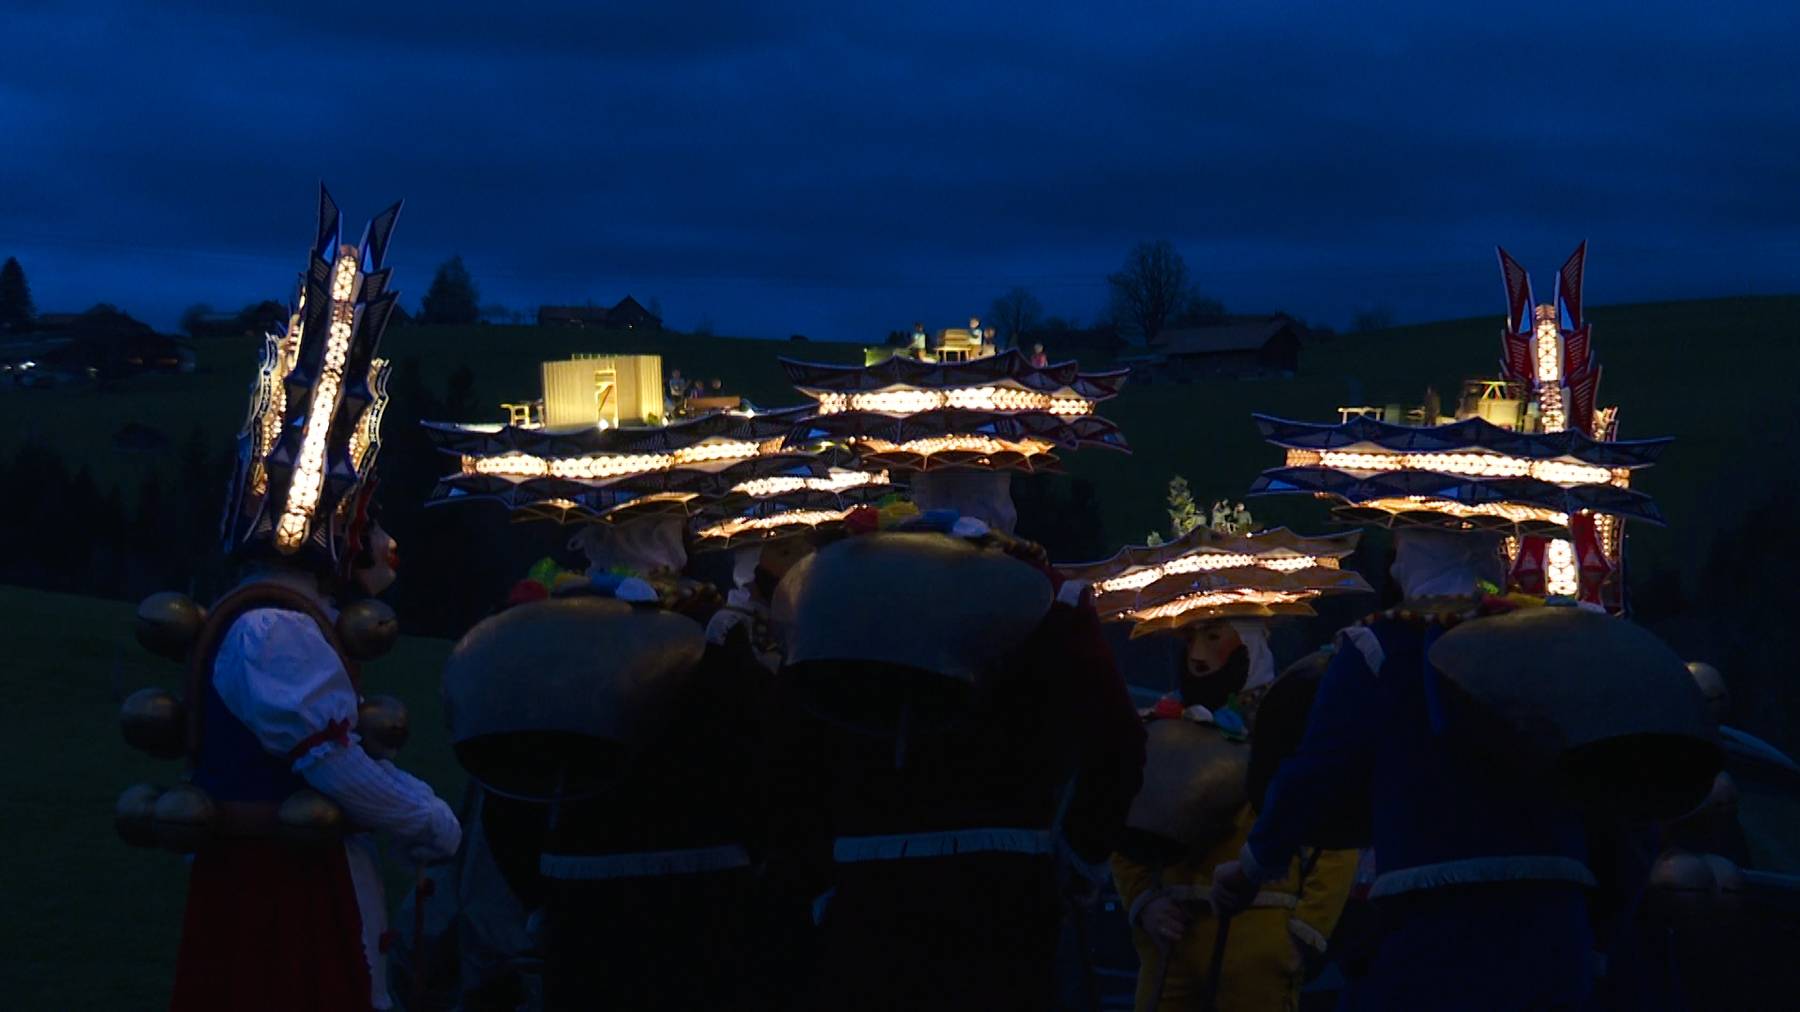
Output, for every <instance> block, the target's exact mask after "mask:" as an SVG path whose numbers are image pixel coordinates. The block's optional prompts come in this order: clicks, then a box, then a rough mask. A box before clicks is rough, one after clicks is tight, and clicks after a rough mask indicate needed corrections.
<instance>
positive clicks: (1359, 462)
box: [1287, 449, 1631, 488]
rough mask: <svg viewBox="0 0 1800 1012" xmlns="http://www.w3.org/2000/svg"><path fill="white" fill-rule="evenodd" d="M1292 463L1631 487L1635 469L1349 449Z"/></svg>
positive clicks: (1299, 454) (1312, 453)
mask: <svg viewBox="0 0 1800 1012" xmlns="http://www.w3.org/2000/svg"><path fill="white" fill-rule="evenodd" d="M1287 463H1288V466H1289V467H1329V468H1333V469H1335V470H1339V471H1431V472H1434V473H1438V474H1458V475H1468V476H1470V477H1476V478H1536V479H1538V480H1540V481H1547V482H1551V483H1553V484H1557V485H1601V484H1610V485H1617V486H1619V487H1620V488H1625V487H1627V486H1628V485H1629V484H1630V482H1631V472H1630V471H1629V470H1627V469H1625V468H1606V467H1598V466H1595V465H1592V464H1572V463H1569V462H1568V461H1563V460H1530V459H1527V458H1525V457H1511V456H1507V455H1505V454H1499V453H1454V452H1453V453H1360V452H1353V451H1349V450H1324V451H1319V450H1298V449H1291V450H1289V451H1288V452H1287Z"/></svg>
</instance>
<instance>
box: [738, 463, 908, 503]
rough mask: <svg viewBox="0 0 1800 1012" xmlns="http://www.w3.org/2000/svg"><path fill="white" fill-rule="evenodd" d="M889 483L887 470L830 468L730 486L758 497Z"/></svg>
mask: <svg viewBox="0 0 1800 1012" xmlns="http://www.w3.org/2000/svg"><path fill="white" fill-rule="evenodd" d="M886 484H888V473H887V472H886V471H876V472H873V473H870V472H868V471H845V470H837V471H833V472H832V473H831V474H830V475H827V476H826V477H823V478H810V477H809V478H800V477H794V476H789V475H781V476H777V477H774V478H754V479H751V480H750V481H745V482H739V483H738V484H736V485H733V486H732V487H731V490H732V491H733V492H736V493H738V494H739V495H747V496H750V497H751V498H755V499H761V498H764V497H767V496H773V495H787V494H788V493H790V492H847V491H849V490H850V489H853V488H866V487H868V486H870V485H886Z"/></svg>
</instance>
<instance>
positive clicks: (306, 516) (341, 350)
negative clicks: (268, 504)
mask: <svg viewBox="0 0 1800 1012" xmlns="http://www.w3.org/2000/svg"><path fill="white" fill-rule="evenodd" d="M356 282H357V263H356V256H355V254H354V253H353V252H351V251H350V250H349V249H348V248H345V249H342V250H339V252H338V259H337V264H336V265H335V267H334V269H333V273H332V279H331V328H330V330H329V331H328V336H327V339H326V342H325V355H324V358H323V361H322V362H321V363H320V365H319V377H318V379H317V381H316V382H315V383H314V384H313V390H312V403H311V404H310V405H308V406H307V409H306V428H305V431H304V432H303V433H302V434H301V438H300V455H299V459H298V460H297V461H295V463H294V477H293V481H292V482H291V483H290V484H289V486H288V495H287V503H286V504H285V506H284V507H283V510H282V514H281V520H280V521H279V522H278V523H277V524H276V525H275V547H276V549H277V550H278V551H281V552H283V553H285V554H292V553H293V552H295V551H297V550H298V549H299V548H300V545H301V544H302V543H303V542H304V541H305V540H306V533H307V530H308V528H309V527H311V525H312V517H313V512H314V510H316V509H317V508H318V505H319V494H320V492H321V491H322V490H323V488H324V485H325V449H326V446H325V444H326V442H327V439H328V437H329V436H330V435H331V424H332V420H333V419H334V418H335V417H336V415H337V408H338V399H339V396H340V395H341V394H342V393H343V381H344V363H345V361H346V360H347V359H348V357H349V355H350V335H351V332H352V330H353V329H354V326H355V321H356V303H355V298H356Z"/></svg>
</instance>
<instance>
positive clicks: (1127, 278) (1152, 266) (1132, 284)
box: [1106, 239, 1198, 342]
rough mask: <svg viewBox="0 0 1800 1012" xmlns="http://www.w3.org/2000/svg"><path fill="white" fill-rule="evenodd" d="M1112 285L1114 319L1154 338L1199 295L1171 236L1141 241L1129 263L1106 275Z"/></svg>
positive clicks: (1132, 253)
mask: <svg viewBox="0 0 1800 1012" xmlns="http://www.w3.org/2000/svg"><path fill="white" fill-rule="evenodd" d="M1106 283H1107V284H1108V285H1109V286H1111V288H1112V300H1113V319H1114V320H1115V321H1117V322H1118V323H1121V324H1128V325H1130V326H1133V327H1136V328H1137V330H1138V331H1139V332H1140V333H1141V334H1143V336H1144V340H1145V341H1146V342H1148V341H1154V340H1155V339H1156V335H1158V334H1160V333H1162V331H1163V328H1164V327H1166V326H1168V324H1169V321H1170V320H1171V319H1173V318H1174V317H1175V316H1176V315H1178V314H1179V313H1180V312H1181V311H1182V310H1183V309H1184V308H1186V307H1187V306H1188V305H1189V304H1190V303H1192V302H1193V301H1195V300H1196V299H1197V298H1198V296H1197V295H1196V294H1195V292H1194V288H1193V283H1192V282H1191V281H1190V279H1189V278H1188V269H1187V262H1186V261H1184V260H1183V259H1182V258H1181V254H1180V253H1178V252H1176V250H1175V244H1174V243H1172V242H1170V241H1169V240H1167V239H1158V240H1156V241H1155V242H1141V243H1138V244H1137V245H1136V246H1134V247H1132V249H1131V252H1130V254H1128V255H1127V256H1126V257H1125V266H1124V267H1123V268H1121V269H1120V270H1118V271H1117V272H1115V273H1113V274H1109V275H1107V276H1106Z"/></svg>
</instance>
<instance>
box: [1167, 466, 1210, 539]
mask: <svg viewBox="0 0 1800 1012" xmlns="http://www.w3.org/2000/svg"><path fill="white" fill-rule="evenodd" d="M1204 522H1205V517H1204V515H1203V514H1201V512H1200V507H1199V506H1197V505H1195V504H1194V493H1193V492H1192V491H1190V490H1189V489H1188V483H1187V479H1186V478H1183V477H1181V476H1180V475H1176V476H1175V477H1173V478H1170V479H1169V533H1170V534H1171V535H1172V536H1174V537H1177V538H1179V537H1181V536H1182V535H1183V534H1186V533H1187V532H1189V531H1191V530H1193V529H1194V528H1196V527H1198V526H1200V525H1201V524H1202V523H1204Z"/></svg>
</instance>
